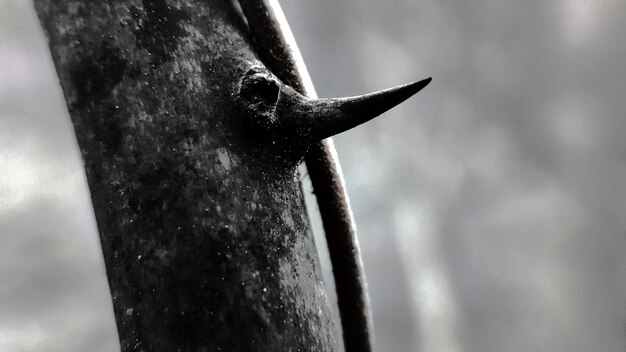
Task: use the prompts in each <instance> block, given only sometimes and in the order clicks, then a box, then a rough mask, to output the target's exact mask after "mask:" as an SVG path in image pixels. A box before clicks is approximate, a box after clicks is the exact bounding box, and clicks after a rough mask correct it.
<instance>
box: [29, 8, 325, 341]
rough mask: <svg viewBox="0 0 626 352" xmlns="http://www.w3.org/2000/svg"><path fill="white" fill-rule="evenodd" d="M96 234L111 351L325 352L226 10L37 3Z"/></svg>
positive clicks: (243, 36)
mask: <svg viewBox="0 0 626 352" xmlns="http://www.w3.org/2000/svg"><path fill="white" fill-rule="evenodd" d="M35 6H36V9H37V12H38V14H39V16H40V19H41V22H42V24H43V27H44V30H45V32H46V33H47V36H48V39H49V44H50V48H51V52H52V57H53V60H54V62H55V65H56V68H57V72H58V74H59V78H60V82H61V86H62V88H63V91H64V94H65V97H66V101H67V105H68V109H69V112H70V116H71V118H72V122H73V124H74V129H75V132H76V136H77V139H78V144H79V147H80V150H81V153H82V156H83V160H84V163H85V170H86V174H87V179H88V183H89V187H90V190H91V197H92V202H93V206H94V211H95V215H96V220H97V223H98V228H99V232H100V239H101V243H102V250H103V253H104V259H105V264H106V268H107V276H108V279H109V285H110V288H111V293H112V298H113V307H114V312H115V316H116V321H117V325H118V331H119V335H120V341H121V346H122V351H124V352H126V351H298V350H299V351H333V350H336V348H337V333H336V327H335V324H334V322H333V321H332V320H331V318H330V317H331V316H330V314H329V308H328V302H327V300H326V293H325V288H324V286H323V283H322V279H321V273H320V269H319V260H318V256H317V253H316V250H315V245H314V243H313V238H312V235H311V231H310V226H309V220H308V218H307V215H306V209H305V207H304V201H303V196H302V190H301V184H300V180H299V176H298V174H297V162H298V160H297V158H294V157H293V150H292V148H290V145H289V144H288V143H284V141H283V140H280V139H278V140H272V139H271V138H266V137H265V136H264V131H263V129H259V128H257V127H255V124H254V123H251V121H250V120H251V119H250V116H249V111H248V110H249V107H244V106H243V104H242V102H241V99H240V98H239V89H240V81H241V79H242V78H243V77H244V75H245V74H246V72H248V70H249V69H250V67H252V66H254V65H262V64H261V62H260V61H259V60H258V58H257V56H256V54H255V53H254V52H253V49H252V47H251V43H250V40H249V33H248V29H247V27H246V25H245V23H244V21H243V18H242V16H241V14H240V13H239V12H238V11H237V9H236V7H235V5H234V4H233V2H232V1H226V0H203V1H194V0H177V1H176V0H167V1H165V0H153V1H147V0H144V1H140V0H124V1H115V2H106V1H100V0H82V1H78V0H35Z"/></svg>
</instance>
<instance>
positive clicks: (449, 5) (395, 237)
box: [0, 0, 626, 352]
mask: <svg viewBox="0 0 626 352" xmlns="http://www.w3.org/2000/svg"><path fill="white" fill-rule="evenodd" d="M281 3H282V6H283V9H284V11H285V14H286V16H287V19H288V20H289V22H290V24H291V27H292V30H293V32H294V35H295V37H296V39H297V41H298V44H299V46H300V49H301V51H302V54H303V57H304V59H305V61H306V63H307V66H308V68H309V71H310V73H311V76H312V78H313V81H314V82H315V84H316V88H317V91H318V94H319V95H320V96H322V97H331V96H332V97H334V96H348V95H356V94H361V93H365V92H369V91H374V90H378V89H383V88H387V87H389V86H393V85H398V84H402V83H405V82H407V81H412V80H418V79H422V78H425V77H428V76H433V78H434V80H433V82H432V83H431V85H430V86H429V87H427V89H425V90H423V91H422V92H420V93H419V94H418V95H417V96H416V97H414V98H412V99H410V100H409V101H407V102H405V103H404V104H402V105H401V106H399V107H398V108H396V109H394V110H392V111H391V112H389V113H387V114H385V115H384V116H383V117H381V118H378V119H376V120H373V121H372V122H370V123H368V124H366V125H365V126H362V127H359V128H357V129H355V130H352V131H350V132H348V133H345V134H342V135H340V136H339V137H337V138H335V144H336V147H337V150H338V153H339V157H340V160H341V163H342V166H343V170H344V173H345V178H346V183H347V186H348V191H349V194H350V197H351V200H352V206H353V211H354V215H355V219H356V223H357V226H358V230H359V236H360V245H361V249H362V253H363V260H364V263H365V271H366V276H367V281H368V285H369V291H370V297H371V305H372V311H373V318H374V325H375V347H376V350H377V351H392V352H394V351H400V352H403V351H428V352H501V351H510V352H516V351H520V352H521V351H524V352H525V351H546V352H547V351H550V352H565V351H567V352H576V351H580V352H588V351H603V352H604V351H611V352H623V351H626V216H625V215H626V138H623V135H624V134H626V116H624V115H625V113H626V99H625V98H626V96H624V94H625V92H626V59H625V58H626V40H625V36H624V33H626V21H624V16H625V15H626V2H625V1H618V0H550V1H540V0H526V1H513V0H472V1H464V0H419V1H416V0H388V1H375V0H316V1H306V0H283V1H281ZM309 207H310V208H311V210H315V205H314V204H310V206H309ZM316 226H317V228H319V226H318V225H316ZM318 235H319V231H318ZM116 339H117V335H116V331H115V325H114V321H113V314H112V309H111V306H110V298H109V292H108V287H107V283H106V278H105V276H104V268H103V264H102V255H101V253H100V247H99V242H98V238H97V232H96V228H95V224H94V219H93V214H92V210H91V205H90V201H89V194H88V190H87V187H86V182H85V178H84V172H83V170H82V166H81V161H80V156H79V154H78V152H77V150H76V142H75V137H74V135H73V131H72V128H71V124H70V121H69V117H68V114H67V111H66V107H65V103H64V101H63V97H62V94H61V90H60V87H59V85H58V82H57V78H56V74H55V72H54V69H53V67H52V63H51V60H50V55H49V53H48V48H47V47H46V42H45V38H44V37H43V34H42V32H41V29H40V27H39V24H38V22H37V19H36V16H35V14H34V10H33V8H32V3H31V1H29V0H0V352H31V351H37V352H38V351H50V352H57V351H58V352H83V351H94V352H116V351H119V346H118V343H117V340H116Z"/></svg>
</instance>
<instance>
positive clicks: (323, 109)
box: [309, 77, 432, 139]
mask: <svg viewBox="0 0 626 352" xmlns="http://www.w3.org/2000/svg"><path fill="white" fill-rule="evenodd" d="M431 80H432V78H430V77H429V78H426V79H424V80H421V81H418V82H413V83H409V84H405V85H402V86H398V87H394V88H389V89H385V90H381V91H378V92H374V93H369V94H364V95H359V96H356V97H347V98H331V99H316V100H311V101H310V104H311V111H310V113H309V123H310V124H311V130H312V133H313V136H314V137H315V138H316V139H324V138H328V137H330V136H333V135H335V134H338V133H341V132H344V131H347V130H349V129H351V128H354V127H356V126H358V125H360V124H362V123H365V122H367V121H369V120H371V119H373V118H375V117H377V116H379V115H381V114H382V113H384V112H385V111H387V110H390V109H391V108H393V107H394V106H396V105H398V104H400V103H402V102H403V101H405V100H407V99H408V98H410V97H411V96H412V95H414V94H415V93H417V92H419V91H420V90H422V89H423V88H424V87H426V86H427V85H428V83H430V81H431Z"/></svg>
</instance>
